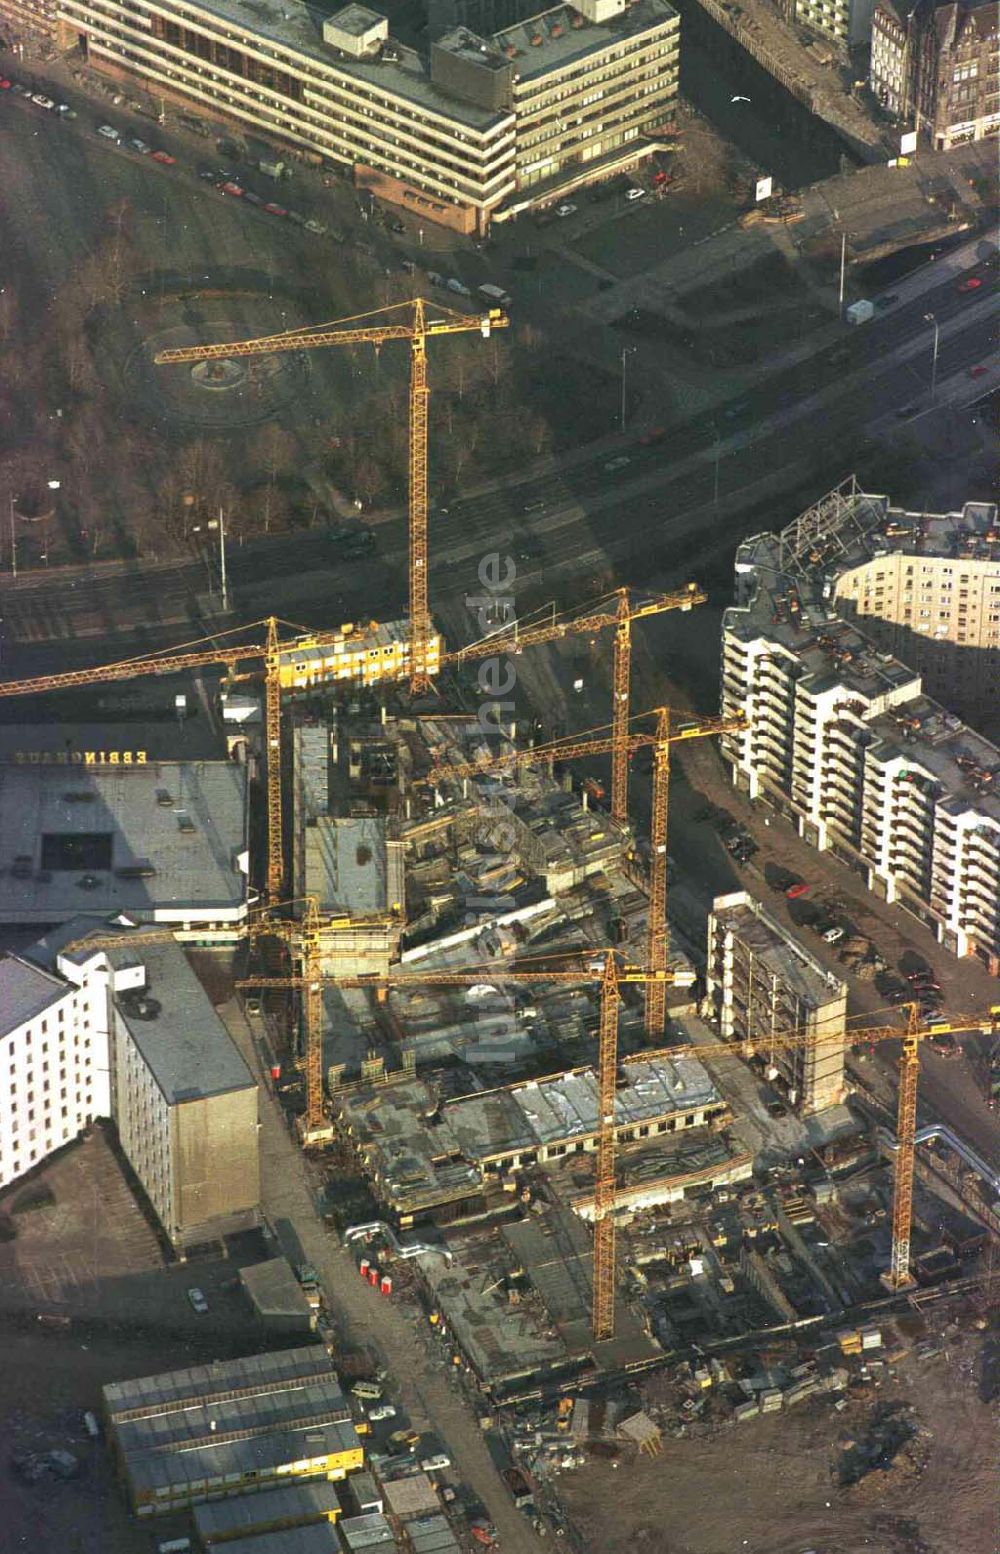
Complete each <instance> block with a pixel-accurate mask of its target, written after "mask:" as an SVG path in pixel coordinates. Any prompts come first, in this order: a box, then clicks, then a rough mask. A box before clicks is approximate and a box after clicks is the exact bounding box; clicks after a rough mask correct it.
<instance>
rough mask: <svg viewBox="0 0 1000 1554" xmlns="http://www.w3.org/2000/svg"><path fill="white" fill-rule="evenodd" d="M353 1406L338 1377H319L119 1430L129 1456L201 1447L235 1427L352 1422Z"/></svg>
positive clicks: (123, 1423)
mask: <svg viewBox="0 0 1000 1554" xmlns="http://www.w3.org/2000/svg"><path fill="white" fill-rule="evenodd" d="M350 1419H351V1410H350V1408H349V1407H348V1404H347V1402H346V1400H345V1398H344V1394H343V1392H342V1391H341V1389H340V1386H339V1385H338V1383H337V1382H334V1381H317V1382H314V1383H312V1384H311V1385H309V1386H305V1387H290V1388H287V1389H282V1390H279V1391H275V1392H264V1393H255V1394H254V1395H253V1396H252V1397H241V1398H229V1399H221V1398H214V1399H213V1400H212V1402H211V1403H199V1404H196V1405H193V1406H192V1407H190V1408H184V1409H180V1410H178V1411H177V1412H176V1413H172V1414H155V1415H153V1416H152V1417H151V1418H147V1419H132V1420H120V1421H118V1423H116V1425H115V1435H116V1438H117V1441H118V1444H119V1446H120V1447H121V1450H122V1451H123V1452H124V1453H125V1455H126V1456H129V1457H130V1456H132V1455H133V1454H136V1455H139V1456H142V1455H144V1454H145V1453H147V1452H155V1453H157V1454H163V1453H164V1452H187V1451H195V1450H197V1449H198V1448H199V1447H201V1446H207V1445H214V1444H215V1442H214V1441H213V1439H212V1437H213V1436H214V1435H216V1434H218V1436H219V1437H220V1439H221V1440H223V1441H224V1440H225V1437H226V1436H227V1435H229V1434H230V1432H234V1433H236V1432H246V1434H247V1435H248V1436H251V1437H252V1436H261V1435H273V1434H276V1433H279V1432H282V1431H285V1430H297V1429H302V1428H305V1427H306V1426H310V1427H311V1426H312V1425H332V1424H347V1423H348V1422H349V1421H350Z"/></svg>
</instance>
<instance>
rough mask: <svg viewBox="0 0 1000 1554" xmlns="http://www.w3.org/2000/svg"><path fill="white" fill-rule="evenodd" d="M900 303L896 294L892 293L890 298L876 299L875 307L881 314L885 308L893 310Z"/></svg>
mask: <svg viewBox="0 0 1000 1554" xmlns="http://www.w3.org/2000/svg"><path fill="white" fill-rule="evenodd" d="M898 301H899V298H898V297H897V296H896V294H895V292H892V293H891V294H890V295H889V296H888V297H876V298H875V306H876V307H877V308H878V310H879V312H882V310H883V309H884V308H891V307H893V306H894V305H895V304H896V303H897V302H898Z"/></svg>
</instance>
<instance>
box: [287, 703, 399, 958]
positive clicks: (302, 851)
mask: <svg viewBox="0 0 1000 1554" xmlns="http://www.w3.org/2000/svg"><path fill="white" fill-rule="evenodd" d="M352 754H353V750H352V746H351V741H350V740H349V739H341V738H339V737H338V731H337V730H336V729H334V728H328V727H324V726H310V725H300V726H299V727H297V728H296V730H295V738H294V773H293V776H294V781H293V797H292V803H293V835H294V838H295V841H294V852H293V860H292V870H293V880H294V894H295V896H296V897H297V898H304V897H306V896H312V897H313V898H314V899H315V901H316V903H317V905H318V907H319V910H320V912H321V913H322V915H323V916H324V918H327V919H330V918H348V919H362V918H369V919H375V921H371V922H369V923H367V924H365V925H364V926H362V927H348V926H346V925H345V926H344V927H343V928H334V927H328V928H325V929H324V930H323V934H322V942H321V951H322V957H323V969H324V971H325V973H326V974H327V975H329V976H333V975H337V974H340V975H341V976H360V975H371V976H385V975H386V973H387V972H388V970H389V966H390V964H391V962H392V961H393V960H394V959H395V958H396V956H397V954H398V950H399V939H400V933H401V931H402V925H403V922H404V918H405V899H404V870H403V844H402V842H401V841H398V840H396V839H394V838H393V837H392V836H391V834H390V821H389V820H388V819H387V817H386V816H385V815H379V814H373V813H369V814H341V815H338V814H335V813H331V810H333V809H335V808H336V807H337V806H338V805H339V804H343V806H344V807H349V806H351V805H352V799H351V794H352V792H353V787H354V783H353V780H352V777H353V774H354V771H355V765H354V763H353V761H352V759H351V757H352ZM359 764H360V763H359ZM360 807H364V808H367V807H369V806H368V805H367V804H366V803H364V802H363V801H362V805H361V806H360ZM378 919H381V921H378Z"/></svg>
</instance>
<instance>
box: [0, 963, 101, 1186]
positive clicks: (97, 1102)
mask: <svg viewBox="0 0 1000 1554" xmlns="http://www.w3.org/2000/svg"><path fill="white" fill-rule="evenodd" d="M110 1110H111V1105H110V1089H109V1058H108V1000H107V977H106V974H105V973H104V972H103V970H101V971H98V970H96V969H93V968H92V969H91V971H90V973H89V974H88V975H86V976H85V977H84V978H83V980H82V981H81V982H80V983H79V984H78V985H75V984H74V983H72V982H67V981H65V980H64V979H63V978H61V977H59V976H56V975H54V974H53V973H52V972H51V971H48V970H46V969H45V968H44V967H42V966H40V965H37V964H35V963H34V962H33V961H31V960H30V959H28V958H26V957H21V956H17V955H5V956H4V957H3V959H2V960H0V1187H4V1186H6V1184H7V1183H8V1182H12V1181H16V1179H17V1178H18V1177H19V1176H23V1175H24V1173H25V1172H27V1171H30V1170H31V1169H32V1167H33V1166H36V1165H38V1164H39V1163H40V1162H41V1161H42V1160H44V1159H45V1158H46V1156H47V1155H51V1154H52V1152H53V1151H54V1150H57V1149H61V1148H62V1146H63V1145H64V1144H69V1143H71V1142H72V1140H73V1139H75V1138H77V1137H78V1135H79V1134H80V1133H81V1132H82V1131H83V1130H84V1129H85V1128H87V1127H89V1125H90V1123H91V1122H93V1120H94V1118H95V1117H107V1116H108V1115H109V1114H110Z"/></svg>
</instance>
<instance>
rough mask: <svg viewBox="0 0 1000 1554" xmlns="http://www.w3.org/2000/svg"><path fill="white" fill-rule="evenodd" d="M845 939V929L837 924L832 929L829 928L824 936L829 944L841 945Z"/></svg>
mask: <svg viewBox="0 0 1000 1554" xmlns="http://www.w3.org/2000/svg"><path fill="white" fill-rule="evenodd" d="M843 937H844V930H843V928H840V927H839V926H838V925H836V924H834V926H833V927H832V928H827V929H826V930H825V932H824V934H823V939H824V940H825V942H826V943H827V944H839V943H840V941H841V939H842V938H843Z"/></svg>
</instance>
